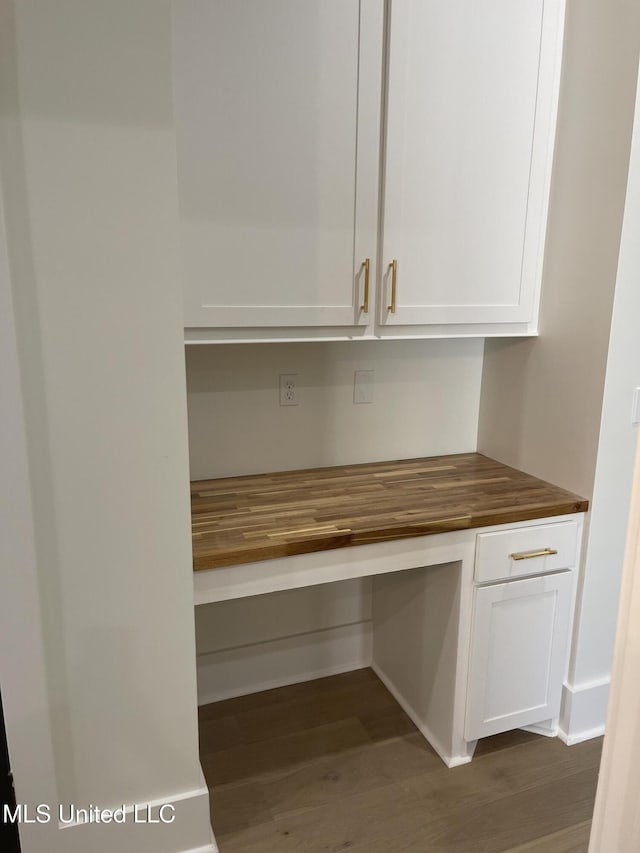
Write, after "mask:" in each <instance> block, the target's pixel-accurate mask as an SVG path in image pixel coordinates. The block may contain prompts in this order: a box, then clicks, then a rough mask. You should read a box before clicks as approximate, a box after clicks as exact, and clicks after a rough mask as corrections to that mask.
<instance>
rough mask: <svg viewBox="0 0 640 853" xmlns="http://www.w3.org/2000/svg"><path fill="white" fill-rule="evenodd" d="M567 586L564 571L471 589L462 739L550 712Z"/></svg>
mask: <svg viewBox="0 0 640 853" xmlns="http://www.w3.org/2000/svg"><path fill="white" fill-rule="evenodd" d="M572 589H573V573H572V572H560V573H557V574H551V575H545V576H543V577H534V578H527V579H525V580H516V581H509V582H506V583H500V584H493V585H491V586H485V587H477V588H476V590H475V597H474V612H473V627H472V639H471V658H470V669H469V682H468V692H467V713H466V724H465V738H466V739H467V740H475V739H476V738H481V737H487V736H489V735H494V734H498V733H499V732H503V731H508V730H509V729H514V728H519V727H520V726H526V725H531V724H533V723H539V722H542V721H544V720H549V719H552V718H557V717H558V715H559V712H560V699H561V691H562V682H563V679H564V675H565V669H566V666H567V652H568V647H569V631H570V626H571V602H572Z"/></svg>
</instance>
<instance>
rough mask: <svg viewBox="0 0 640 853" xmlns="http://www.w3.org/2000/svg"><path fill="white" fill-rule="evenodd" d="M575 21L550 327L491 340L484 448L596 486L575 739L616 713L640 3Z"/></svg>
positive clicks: (587, 12)
mask: <svg viewBox="0 0 640 853" xmlns="http://www.w3.org/2000/svg"><path fill="white" fill-rule="evenodd" d="M565 32H566V39H565V49H564V58H563V74H562V85H561V93H560V111H559V117H558V132H557V142H556V153H555V161H554V172H553V180H552V194H551V205H550V214H549V225H548V237H547V244H546V256H545V269H544V278H543V288H542V302H541V309H540V337H539V338H538V339H535V340H525V341H498V340H495V341H487V343H486V347H485V357H484V368H483V384H482V398H481V406H480V421H479V433H478V449H479V450H480V451H481V452H484V453H487V454H488V455H489V456H493V457H495V458H496V459H500V460H501V461H503V462H506V463H507V464H511V465H514V466H515V467H518V468H521V469H522V470H525V471H528V472H529V473H531V474H534V475H535V476H538V477H541V478H543V479H547V480H550V481H552V482H555V483H557V484H558V485H560V486H564V487H565V488H568V489H572V490H573V491H576V492H578V493H579V494H582V495H584V496H585V497H588V498H590V499H591V498H593V505H592V512H591V514H590V519H591V520H592V523H593V524H594V525H595V526H596V527H595V529H596V532H595V539H593V540H592V539H589V540H588V547H587V548H585V550H584V553H585V559H586V564H585V565H584V566H583V571H582V572H581V578H580V586H579V593H578V613H579V619H578V620H577V622H576V632H575V634H574V647H573V655H572V666H571V673H570V678H569V682H568V684H567V685H566V690H565V696H564V713H563V721H562V725H563V727H564V730H565V734H566V736H567V738H568V739H569V740H571V741H573V740H576V739H580V738H581V737H582V736H585V737H586V736H591V735H592V734H593V733H596V732H598V731H600V730H601V729H602V727H603V726H604V721H605V714H606V703H607V693H608V677H609V672H610V666H611V654H612V648H613V636H614V626H615V619H616V612H617V606H616V602H617V595H618V589H619V584H620V576H621V571H622V549H623V546H624V529H625V519H626V512H627V510H626V507H627V506H628V498H629V488H630V477H631V462H630V459H631V456H630V449H629V448H630V441H631V440H632V430H631V427H630V421H629V409H630V402H631V398H630V391H631V387H632V386H633V383H634V382H635V383H637V382H638V379H637V378H634V376H637V367H638V365H637V358H638V343H637V341H632V340H631V338H632V335H633V324H634V320H635V319H636V318H637V317H638V307H639V305H638V294H637V292H636V294H635V295H634V294H632V293H631V290H632V289H633V288H634V287H635V289H636V291H637V289H638V284H637V278H636V281H635V282H633V283H630V282H627V281H625V282H624V283H623V281H622V279H620V278H619V279H618V282H617V284H616V274H617V266H618V254H619V247H620V235H621V231H622V218H623V212H624V203H625V192H626V187H627V173H628V162H629V151H630V143H631V130H632V124H633V105H634V101H635V89H636V77H637V69H638V50H639V47H640V6H639V5H638V4H637V3H627V2H623V0H615V1H614V2H608V0H606V2H605V0H570V2H569V3H568V4H567V21H566V29H565ZM626 239H627V242H629V239H630V238H626ZM626 251H627V252H628V251H630V250H629V249H627V250H626ZM624 263H625V262H624V259H622V260H621V264H622V265H621V275H625V273H624ZM629 275H630V274H629V273H626V276H629ZM617 288H618V289H621V293H622V294H624V295H621V296H620V297H619V299H620V300H621V304H620V308H618V306H617V304H616V315H615V317H614V318H613V326H611V322H612V312H613V302H614V291H615V292H616V294H617ZM616 300H618V296H617V295H616ZM634 312H635V313H634ZM610 329H611V335H610ZM634 361H635V364H634V363H633V362H634ZM608 362H609V363H608ZM605 375H606V389H605ZM603 405H604V408H603ZM603 442H604V443H603ZM601 454H603V455H601ZM596 460H597V471H596ZM626 465H628V466H629V467H628V470H627V469H626V468H625V466H626ZM614 518H615V521H614Z"/></svg>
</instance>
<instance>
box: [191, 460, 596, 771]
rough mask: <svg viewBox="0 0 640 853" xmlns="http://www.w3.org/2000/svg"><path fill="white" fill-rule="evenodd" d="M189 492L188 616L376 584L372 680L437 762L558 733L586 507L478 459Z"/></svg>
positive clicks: (233, 483) (244, 480) (287, 475)
mask: <svg viewBox="0 0 640 853" xmlns="http://www.w3.org/2000/svg"><path fill="white" fill-rule="evenodd" d="M191 493H192V524H193V558H194V601H195V604H205V603H209V602H215V601H225V600H229V599H236V598H241V597H243V596H250V595H259V594H263V593H268V592H273V591H276V590H283V589H291V588H294V587H302V586H310V585H314V584H321V583H328V582H331V581H339V580H345V579H348V578H355V577H366V576H372V577H373V578H374V581H373V660H372V666H373V668H374V670H375V671H376V672H377V673H378V675H379V676H380V678H381V679H382V680H383V681H384V683H385V684H386V685H387V687H388V688H389V689H390V690H391V692H392V693H393V694H394V695H395V696H396V698H397V699H398V701H399V702H400V704H401V705H402V706H403V708H404V709H405V710H406V711H407V713H408V714H409V716H411V718H412V719H413V720H414V722H415V723H416V725H417V726H418V727H419V728H420V730H421V731H422V732H423V734H424V735H425V736H426V737H427V739H428V740H429V741H430V743H431V744H432V746H433V747H434V748H435V749H436V750H437V751H438V752H439V754H440V755H441V756H442V758H443V760H444V761H446V763H447V764H449V765H450V766H453V765H455V764H460V763H463V762H465V761H469V760H471V756H472V754H473V749H474V747H475V741H476V739H477V738H478V737H482V736H484V735H487V734H493V733H496V732H497V731H504V730H506V729H509V728H517V727H519V726H523V725H529V724H531V723H536V724H539V725H540V726H541V728H542V730H544V731H546V732H548V733H554V732H555V731H556V729H557V722H558V720H557V718H558V712H559V707H560V696H561V688H562V680H563V678H564V674H565V671H566V666H567V655H568V644H569V636H570V627H571V618H572V613H573V602H574V596H575V576H576V568H577V566H578V564H579V552H580V543H581V538H582V518H583V516H582V513H584V512H585V511H586V510H587V506H588V504H587V501H586V500H584V499H583V498H580V497H578V496H577V495H574V494H572V493H570V492H567V491H565V490H563V489H560V488H558V487H556V486H553V485H551V484H549V483H546V482H543V481H541V480H538V479H536V478H535V477H531V476H529V475H527V474H524V473H523V472H521V471H517V470H515V469H513V468H509V467H507V466H505V465H502V464H500V463H499V462H496V461H494V460H492V459H489V458H487V457H485V456H482V455H481V454H478V453H465V454H456V455H452V456H437V457H430V458H424V459H409V460H402V461H394V462H379V463H371V464H366V465H348V466H340V467H334V468H318V469H312V470H304V471H289V472H278V473H274V474H260V475H256V476H245V477H232V478H224V479H218V480H204V481H197V482H194V483H192V486H191Z"/></svg>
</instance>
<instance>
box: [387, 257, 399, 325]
mask: <svg viewBox="0 0 640 853" xmlns="http://www.w3.org/2000/svg"><path fill="white" fill-rule="evenodd" d="M389 269H390V270H391V305H387V311H391V313H392V314H395V313H396V307H397V299H396V297H397V294H398V261H397V260H396V259H395V258H394V259H393V260H392V261H391V263H390V264H389Z"/></svg>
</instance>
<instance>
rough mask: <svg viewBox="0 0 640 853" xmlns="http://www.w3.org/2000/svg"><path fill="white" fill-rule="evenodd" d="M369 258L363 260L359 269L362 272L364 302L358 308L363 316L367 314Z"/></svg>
mask: <svg viewBox="0 0 640 853" xmlns="http://www.w3.org/2000/svg"><path fill="white" fill-rule="evenodd" d="M369 266H370V261H369V258H365V259H364V261H363V262H362V266H361V267H360V269H363V270H364V301H363V303H362V305H361V306H360V310H361V311H362V313H363V314H368V313H369Z"/></svg>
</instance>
